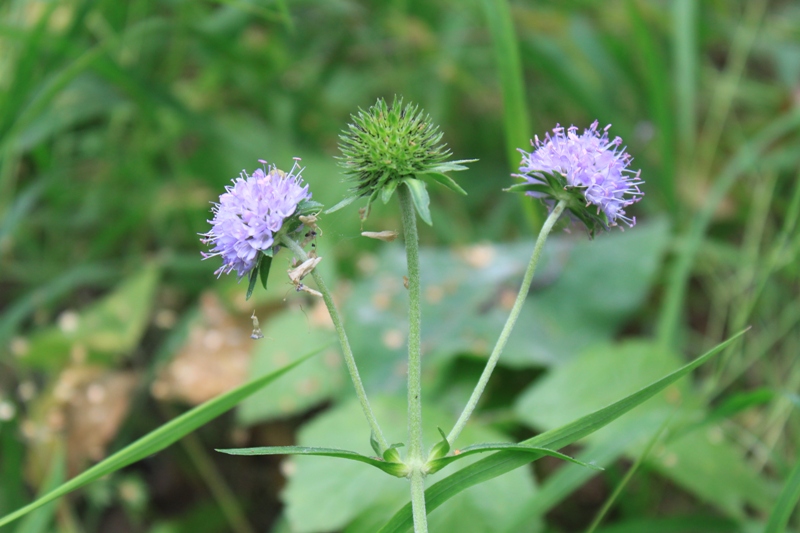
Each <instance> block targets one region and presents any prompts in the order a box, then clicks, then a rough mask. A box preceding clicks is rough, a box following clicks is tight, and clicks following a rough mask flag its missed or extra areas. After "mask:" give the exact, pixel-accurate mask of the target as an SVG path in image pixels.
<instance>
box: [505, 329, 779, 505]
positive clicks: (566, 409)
mask: <svg viewBox="0 0 800 533" xmlns="http://www.w3.org/2000/svg"><path fill="white" fill-rule="evenodd" d="M679 361H680V359H679V358H678V357H677V356H676V355H674V354H673V353H672V352H670V351H669V350H668V349H666V348H659V347H658V346H657V345H655V344H653V343H650V342H647V341H629V342H626V343H624V344H620V345H607V346H600V347H596V348H592V349H589V350H587V351H586V352H584V353H583V354H581V355H580V356H579V357H578V358H576V359H574V360H572V361H570V362H568V363H567V364H565V365H563V366H561V367H558V368H555V369H553V370H552V371H551V372H550V374H548V375H547V376H546V377H545V378H544V379H542V380H539V381H537V382H536V383H535V384H533V385H532V386H531V387H530V388H529V389H528V390H527V391H526V392H524V393H523V394H522V395H521V396H520V398H519V400H518V402H517V405H516V407H515V411H516V413H517V416H519V418H520V420H522V421H523V422H525V423H527V424H529V425H531V426H533V427H536V428H540V429H545V430H546V429H551V428H556V427H559V426H561V425H563V424H565V423H567V422H568V421H569V420H571V419H573V418H575V417H576V416H578V415H579V414H580V413H585V412H587V411H589V410H591V409H592V408H593V407H596V406H598V405H604V404H608V403H611V402H612V401H613V400H615V399H616V398H619V397H622V396H625V395H626V394H630V393H632V392H633V391H635V390H638V389H639V388H641V387H642V386H644V385H645V384H646V383H648V382H650V381H653V380H654V379H656V378H657V377H658V376H660V375H664V374H665V373H666V372H667V370H668V369H669V368H674V367H675V366H677V365H678V363H679ZM689 385H690V384H689V383H682V384H680V386H679V385H677V384H676V385H675V386H674V387H671V388H670V389H668V390H667V391H665V393H664V394H662V395H660V396H658V397H657V398H654V399H653V400H652V401H650V402H648V403H647V405H646V406H643V407H641V408H639V409H637V410H636V411H635V412H634V413H632V414H631V415H629V416H628V417H626V420H625V421H624V423H623V426H622V427H620V426H619V425H614V426H610V427H607V428H605V429H604V430H602V431H598V432H596V433H594V434H592V435H591V436H589V437H588V440H589V441H593V442H597V441H614V440H616V439H619V435H620V434H625V439H624V440H625V441H626V443H627V446H625V447H624V449H625V451H626V452H627V453H628V454H629V455H630V456H631V457H634V458H635V457H636V456H637V455H638V454H639V453H640V451H641V448H642V446H643V440H646V439H647V438H648V436H649V435H652V434H653V433H654V432H655V431H657V430H658V427H659V425H660V424H661V423H663V420H664V419H666V417H668V416H669V415H670V413H671V412H672V411H674V410H676V409H677V408H678V406H680V410H679V411H678V415H677V416H676V421H678V420H684V421H686V420H687V419H688V420H689V421H691V420H696V419H700V420H703V419H705V418H706V417H705V414H704V412H705V410H704V408H703V405H702V399H701V398H700V397H699V396H697V395H696V394H694V393H693V392H692V389H691V387H690V386H689ZM647 463H648V464H649V465H651V466H652V467H654V468H656V469H657V470H658V471H659V472H661V473H662V474H663V475H665V476H667V477H669V478H670V479H672V480H673V481H675V482H676V483H678V484H679V485H681V486H682V487H684V488H685V489H687V490H689V491H691V492H693V493H694V494H696V495H697V496H699V497H701V498H703V499H704V500H706V501H708V502H711V503H713V504H715V505H716V506H717V507H718V508H720V509H721V510H723V511H725V512H726V513H728V514H729V515H730V516H732V517H735V518H744V516H745V513H744V507H745V504H748V505H751V506H753V507H755V508H756V509H761V510H766V509H768V508H769V501H770V495H771V489H770V487H769V486H768V485H766V484H765V482H764V480H763V479H762V478H760V477H759V476H758V475H757V473H756V472H755V471H753V470H751V469H750V468H749V467H748V465H747V463H746V462H745V460H744V456H743V453H742V452H741V451H739V450H737V449H736V447H735V445H734V444H733V443H732V442H730V441H728V440H727V439H726V438H725V434H724V432H723V431H722V429H721V428H720V427H719V426H718V425H717V424H708V425H704V426H702V427H699V428H698V430H697V431H688V432H686V433H678V434H677V435H675V436H673V437H672V438H668V439H667V442H666V443H665V444H664V445H663V446H659V447H657V449H656V450H655V451H654V453H653V454H652V456H651V459H648V460H647Z"/></svg>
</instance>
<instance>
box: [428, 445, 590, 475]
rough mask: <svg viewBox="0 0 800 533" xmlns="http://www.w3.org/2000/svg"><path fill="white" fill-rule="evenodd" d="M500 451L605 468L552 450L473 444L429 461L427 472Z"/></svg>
mask: <svg viewBox="0 0 800 533" xmlns="http://www.w3.org/2000/svg"><path fill="white" fill-rule="evenodd" d="M499 451H508V452H522V453H535V454H536V459H538V458H539V457H542V456H544V455H549V456H550V457H556V458H558V459H562V460H564V461H569V462H570V463H575V464H576V465H581V466H585V467H587V468H591V469H592V470H603V468H601V467H599V466H596V465H592V464H589V463H584V462H583V461H578V460H577V459H575V458H574V457H570V456H569V455H564V454H563V453H560V452H557V451H555V450H551V449H549V448H540V447H536V446H526V445H524V444H514V443H512V442H487V443H483V444H473V445H472V446H467V447H466V448H464V449H462V450H456V451H455V453H454V454H453V455H448V456H446V457H442V458H440V459H434V460H432V461H428V462H427V463H426V465H425V469H426V470H427V472H428V474H433V473H436V472H438V471H439V470H441V469H442V468H444V467H445V466H447V465H449V464H450V463H454V462H455V461H458V460H459V459H463V458H464V457H467V456H469V455H475V454H476V453H486V452H499Z"/></svg>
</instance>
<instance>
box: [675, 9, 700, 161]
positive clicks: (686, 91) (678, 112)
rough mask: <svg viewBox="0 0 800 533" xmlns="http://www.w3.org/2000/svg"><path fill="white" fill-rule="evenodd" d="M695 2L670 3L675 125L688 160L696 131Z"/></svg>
mask: <svg viewBox="0 0 800 533" xmlns="http://www.w3.org/2000/svg"><path fill="white" fill-rule="evenodd" d="M697 4H698V2H697V0H675V2H673V3H672V49H673V54H674V66H673V72H674V75H673V87H674V90H675V107H676V109H675V121H676V123H677V126H676V128H677V135H678V139H679V142H680V152H681V154H682V156H683V157H684V158H686V157H689V156H690V155H691V153H692V150H693V149H694V144H695V128H696V127H697Z"/></svg>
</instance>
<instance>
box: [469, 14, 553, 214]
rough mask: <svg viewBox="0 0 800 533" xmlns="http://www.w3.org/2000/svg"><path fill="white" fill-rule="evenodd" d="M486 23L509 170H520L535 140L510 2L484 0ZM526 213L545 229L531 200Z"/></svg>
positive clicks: (525, 208) (526, 205)
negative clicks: (522, 154) (524, 150)
mask: <svg viewBox="0 0 800 533" xmlns="http://www.w3.org/2000/svg"><path fill="white" fill-rule="evenodd" d="M483 7H484V12H485V13H486V22H487V24H488V25H489V32H490V33H491V35H492V44H493V47H494V57H495V62H496V63H497V70H498V74H499V78H500V87H501V89H502V92H503V130H504V132H505V138H506V155H507V157H508V165H509V168H511V169H515V168H517V167H518V166H519V161H520V156H519V152H517V148H521V147H527V146H528V145H529V142H530V138H531V125H530V121H529V120H528V117H529V114H528V105H527V102H526V101H525V79H524V77H523V75H522V62H521V61H520V56H519V43H518V42H517V34H516V32H515V31H514V23H513V19H512V17H511V9H510V7H509V5H508V2H507V1H506V0H483ZM520 201H521V202H522V209H523V211H524V213H525V216H526V218H527V219H528V222H530V223H531V225H532V226H533V227H539V226H541V225H542V220H541V217H540V215H539V213H538V211H536V210H535V209H534V207H533V203H532V202H530V201H528V200H527V198H520Z"/></svg>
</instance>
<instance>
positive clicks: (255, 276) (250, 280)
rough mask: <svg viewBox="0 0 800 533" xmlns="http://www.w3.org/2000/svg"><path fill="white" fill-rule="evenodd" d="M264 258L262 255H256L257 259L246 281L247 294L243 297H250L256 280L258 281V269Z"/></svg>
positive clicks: (247, 298) (246, 298)
mask: <svg viewBox="0 0 800 533" xmlns="http://www.w3.org/2000/svg"><path fill="white" fill-rule="evenodd" d="M263 259H264V257H263V256H258V261H256V266H255V267H253V270H251V271H250V277H249V278H248V283H247V295H245V297H244V299H245V300H249V299H250V297H251V296H252V295H253V289H255V288H256V281H258V271H259V270H261V263H262V260H263Z"/></svg>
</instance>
